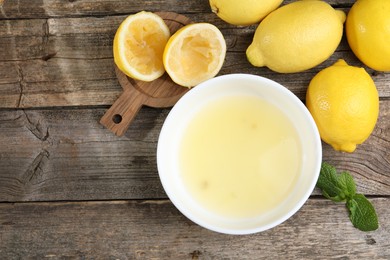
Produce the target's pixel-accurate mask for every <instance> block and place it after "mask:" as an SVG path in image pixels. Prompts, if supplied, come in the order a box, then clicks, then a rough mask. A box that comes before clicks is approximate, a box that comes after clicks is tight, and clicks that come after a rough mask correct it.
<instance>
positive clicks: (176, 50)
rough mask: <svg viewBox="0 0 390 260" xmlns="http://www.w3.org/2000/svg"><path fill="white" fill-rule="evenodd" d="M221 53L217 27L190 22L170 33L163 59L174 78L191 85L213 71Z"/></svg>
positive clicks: (218, 65) (222, 45)
mask: <svg viewBox="0 0 390 260" xmlns="http://www.w3.org/2000/svg"><path fill="white" fill-rule="evenodd" d="M225 55H226V42H225V39H224V37H223V35H222V33H221V31H220V30H219V29H218V28H217V27H215V26H214V25H212V24H209V23H194V24H189V25H186V26H184V27H182V28H181V29H180V30H178V31H177V32H176V33H175V34H174V35H172V37H171V38H170V39H169V41H168V43H167V45H166V46H165V50H164V56H163V62H164V66H165V70H166V72H167V73H168V74H169V76H170V77H171V79H172V80H173V81H174V82H176V83H177V84H179V85H181V86H184V87H193V86H196V85H198V84H199V83H201V82H203V81H205V80H207V79H210V78H212V77H214V76H215V75H217V74H218V72H219V71H220V69H221V67H222V65H223V62H224V60H225Z"/></svg>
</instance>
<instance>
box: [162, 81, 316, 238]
mask: <svg viewBox="0 0 390 260" xmlns="http://www.w3.org/2000/svg"><path fill="white" fill-rule="evenodd" d="M236 94H237V95H243V94H244V95H253V96H256V97H260V98H262V99H265V100H266V101H268V102H270V103H272V104H274V105H276V106H277V107H278V108H279V109H280V110H281V111H282V112H283V113H284V114H285V115H286V116H287V117H288V118H290V120H291V121H292V122H293V124H294V127H295V128H296V129H297V132H298V134H299V139H300V142H301V148H302V167H301V172H300V174H299V176H298V180H297V181H296V182H295V185H294V187H293V188H292V190H291V192H290V194H289V195H288V196H287V197H286V198H285V200H284V201H283V203H282V204H281V205H279V206H277V207H276V208H275V209H273V210H271V211H270V212H267V213H265V214H261V215H259V216H256V217H254V218H250V219H248V218H245V219H231V218H225V217H222V216H218V215H215V214H211V213H210V212H208V211H207V210H205V208H203V207H202V205H200V204H199V203H198V202H197V201H196V200H194V198H193V197H192V196H191V194H190V193H189V192H188V189H186V185H185V184H184V183H183V180H182V178H181V173H180V168H179V156H178V154H179V147H180V142H181V140H182V136H183V133H184V129H185V127H186V126H187V125H188V123H189V122H190V120H191V118H192V116H193V114H194V113H195V111H198V110H199V108H201V107H202V106H204V105H205V104H208V103H209V102H212V101H213V100H216V99H218V98H219V97H223V96H226V95H236ZM321 160H322V148H321V140H320V136H319V133H318V129H317V127H316V125H315V123H314V120H313V118H312V117H311V115H310V113H309V111H308V110H307V108H306V107H305V105H304V104H303V103H302V102H301V101H300V100H299V99H298V98H297V97H296V96H295V95H294V94H293V93H292V92H291V91H289V90H288V89H287V88H285V87H283V86H282V85H280V84H278V83H276V82H274V81H272V80H269V79H266V78H263V77H260V76H255V75H249V74H230V75H224V76H219V77H216V78H213V79H210V80H208V81H206V82H203V83H201V84H200V85H198V86H196V87H195V88H193V89H191V90H190V91H189V92H187V93H186V94H185V95H184V96H183V97H182V98H181V99H180V100H179V101H178V102H177V103H176V105H175V106H174V107H173V108H172V110H171V111H170V113H169V115H168V117H167V118H166V120H165V122H164V125H163V127H162V130H161V133H160V136H159V140H158V147H157V166H158V172H159V176H160V179H161V182H162V185H163V187H164V190H165V192H166V194H167V195H168V197H169V199H170V200H171V201H172V203H173V204H174V205H175V206H176V207H177V209H179V210H180V211H181V212H182V213H183V214H184V215H185V216H186V217H188V218H189V219H190V220H192V221H193V222H195V223H197V224H198V225H200V226H203V227H205V228H207V229H210V230H213V231H216V232H220V233H226V234H251V233H256V232H260V231H264V230H267V229H270V228H272V227H275V226H276V225H279V224H280V223H282V222H284V221H285V220H287V219H288V218H289V217H291V216H292V215H293V214H294V213H296V212H297V211H298V210H299V209H300V208H301V207H302V205H303V204H304V203H305V202H306V200H307V199H308V198H309V196H310V194H311V193H312V191H313V189H314V187H315V184H316V182H317V179H318V176H319V172H320V166H321Z"/></svg>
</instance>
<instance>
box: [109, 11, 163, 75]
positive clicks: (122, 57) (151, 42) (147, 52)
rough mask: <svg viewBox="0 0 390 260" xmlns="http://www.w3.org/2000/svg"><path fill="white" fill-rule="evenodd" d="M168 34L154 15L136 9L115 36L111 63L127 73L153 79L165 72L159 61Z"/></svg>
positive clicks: (158, 17)
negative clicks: (137, 11) (112, 61)
mask: <svg viewBox="0 0 390 260" xmlns="http://www.w3.org/2000/svg"><path fill="white" fill-rule="evenodd" d="M169 37H170V32H169V28H168V26H167V25H166V24H165V22H164V20H163V19H162V18H161V17H160V16H158V15H157V14H154V13H151V12H145V11H142V12H139V13H136V14H134V15H130V16H128V17H127V18H126V19H125V20H124V21H123V22H122V23H121V25H120V26H119V28H118V30H117V32H116V34H115V37H114V45H113V51H114V62H115V64H116V65H117V66H118V68H119V69H120V70H121V71H122V72H123V73H125V74H126V75H127V76H129V77H131V78H134V79H138V80H142V81H152V80H155V79H157V78H158V77H160V76H161V75H163V74H164V72H165V69H164V65H163V61H162V57H163V53H164V48H165V45H166V43H167V41H168V39H169Z"/></svg>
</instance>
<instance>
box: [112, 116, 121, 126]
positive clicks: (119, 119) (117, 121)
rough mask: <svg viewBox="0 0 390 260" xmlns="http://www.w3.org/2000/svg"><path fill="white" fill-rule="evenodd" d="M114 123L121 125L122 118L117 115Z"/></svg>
mask: <svg viewBox="0 0 390 260" xmlns="http://www.w3.org/2000/svg"><path fill="white" fill-rule="evenodd" d="M112 121H113V122H114V123H115V124H120V122H122V116H121V115H119V114H115V115H114V116H113V117H112Z"/></svg>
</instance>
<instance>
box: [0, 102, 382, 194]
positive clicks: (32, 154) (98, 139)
mask: <svg viewBox="0 0 390 260" xmlns="http://www.w3.org/2000/svg"><path fill="white" fill-rule="evenodd" d="M105 111H106V108H72V109H70V108H68V109H65V108H62V109H44V110H42V109H41V110H39V109H38V110H18V111H12V110H11V111H10V110H2V111H1V110H0V143H1V144H2V145H1V146H0V173H1V174H0V201H35V200H40V201H42V200H94V199H96V200H107V199H145V198H166V195H165V193H164V191H163V189H162V186H161V183H160V180H159V178H158V174H157V166H156V158H155V156H156V147H157V140H158V135H159V131H160V129H161V127H162V124H163V122H164V119H165V118H166V116H167V114H168V112H169V109H153V108H147V107H143V108H142V109H141V111H140V112H139V114H138V115H137V116H136V118H135V120H134V121H133V123H132V125H131V126H130V128H129V130H128V131H127V132H126V134H125V135H124V136H123V137H120V138H118V137H116V136H114V135H113V134H112V133H111V132H109V131H108V130H107V129H105V128H104V127H103V126H102V125H100V124H99V119H100V118H101V117H102V116H103V114H104V113H105ZM389 111H390V101H389V100H387V101H382V102H381V103H380V117H379V120H378V123H377V125H376V128H375V130H374V132H373V133H372V135H371V136H370V138H369V139H368V140H367V141H366V142H365V143H364V144H362V145H360V146H358V148H357V150H356V151H355V152H354V153H352V154H347V153H341V152H336V151H334V150H333V149H332V148H331V147H330V146H329V145H326V144H323V158H324V161H328V162H330V163H332V164H334V165H335V166H337V168H339V170H348V171H350V172H351V173H352V175H353V176H354V177H355V179H356V182H357V185H358V190H359V192H362V193H365V194H369V195H381V196H382V195H383V196H389V195H390V112H389ZM314 194H319V193H318V191H316V192H315V193H314Z"/></svg>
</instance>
